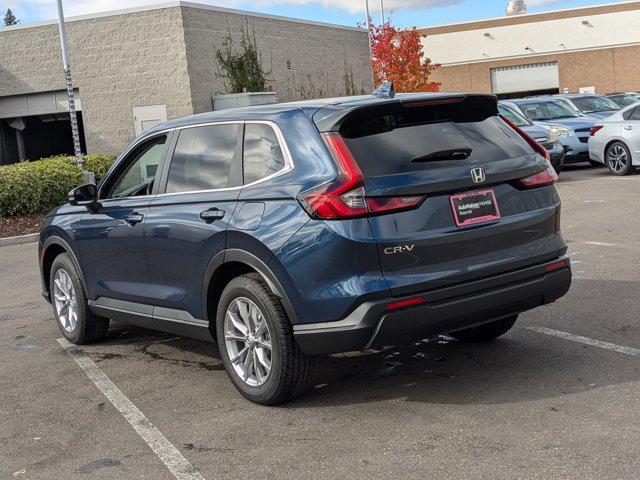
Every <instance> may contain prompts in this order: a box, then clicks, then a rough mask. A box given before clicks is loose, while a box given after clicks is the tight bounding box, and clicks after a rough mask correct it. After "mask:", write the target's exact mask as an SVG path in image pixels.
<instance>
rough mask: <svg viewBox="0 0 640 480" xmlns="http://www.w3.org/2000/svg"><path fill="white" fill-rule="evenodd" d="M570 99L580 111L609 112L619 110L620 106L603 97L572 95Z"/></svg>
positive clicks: (587, 112)
mask: <svg viewBox="0 0 640 480" xmlns="http://www.w3.org/2000/svg"><path fill="white" fill-rule="evenodd" d="M571 101H572V102H573V103H574V104H575V105H576V107H578V108H579V109H580V111H581V112H582V113H585V114H587V115H588V114H589V113H598V112H610V111H611V110H620V106H619V105H616V104H615V103H613V102H612V101H611V100H609V99H608V98H604V97H574V98H572V99H571Z"/></svg>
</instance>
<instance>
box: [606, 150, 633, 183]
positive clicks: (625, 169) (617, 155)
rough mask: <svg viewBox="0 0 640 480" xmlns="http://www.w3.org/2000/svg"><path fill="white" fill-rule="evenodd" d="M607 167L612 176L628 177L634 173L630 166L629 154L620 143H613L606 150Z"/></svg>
mask: <svg viewBox="0 0 640 480" xmlns="http://www.w3.org/2000/svg"><path fill="white" fill-rule="evenodd" d="M606 158H607V167H609V171H610V172H611V173H613V174H614V175H618V176H623V175H630V174H632V173H633V172H634V171H635V167H634V166H633V165H632V164H631V152H630V151H629V149H628V148H627V146H626V145H625V144H624V143H622V142H614V143H613V144H611V146H610V147H609V148H608V150H607V157H606Z"/></svg>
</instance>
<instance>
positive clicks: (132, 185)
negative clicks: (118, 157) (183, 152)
mask: <svg viewBox="0 0 640 480" xmlns="http://www.w3.org/2000/svg"><path fill="white" fill-rule="evenodd" d="M166 141H167V137H165V136H162V137H159V138H157V139H154V140H152V141H150V142H148V143H146V144H145V145H143V146H142V147H140V148H136V150H135V151H134V152H133V153H132V154H131V155H130V156H129V157H128V158H127V159H125V160H124V169H123V170H122V171H121V173H120V174H119V175H118V177H117V179H116V180H115V181H114V182H113V183H112V184H111V186H108V187H107V188H106V190H105V191H106V192H107V194H106V195H105V197H104V198H123V197H130V196H137V195H146V194H148V193H150V192H151V188H152V187H153V181H154V179H155V176H156V173H157V171H158V165H159V163H160V160H161V159H162V155H163V153H164V148H165V143H166Z"/></svg>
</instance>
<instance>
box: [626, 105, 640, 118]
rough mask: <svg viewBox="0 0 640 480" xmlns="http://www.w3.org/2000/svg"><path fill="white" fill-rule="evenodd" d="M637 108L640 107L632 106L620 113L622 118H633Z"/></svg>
mask: <svg viewBox="0 0 640 480" xmlns="http://www.w3.org/2000/svg"><path fill="white" fill-rule="evenodd" d="M638 110H640V109H638V108H632V109H631V110H627V111H626V112H624V113H623V114H622V118H624V119H625V120H633V117H634V115H635V113H636V112H637V111H638Z"/></svg>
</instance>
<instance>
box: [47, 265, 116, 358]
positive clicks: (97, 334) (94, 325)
mask: <svg viewBox="0 0 640 480" xmlns="http://www.w3.org/2000/svg"><path fill="white" fill-rule="evenodd" d="M49 285H50V290H51V304H52V305H53V313H54V314H55V316H56V320H57V323H58V327H59V328H60V331H61V332H62V334H63V335H64V337H65V338H66V339H67V340H69V341H70V342H71V343H75V344H77V345H82V344H85V343H91V342H95V341H97V340H100V339H102V338H103V337H104V336H106V335H107V332H108V330H109V319H108V318H102V317H99V316H97V315H95V314H94V313H93V312H92V311H91V310H90V309H89V303H88V302H87V295H86V293H85V291H84V288H83V286H82V282H81V281H80V275H79V274H78V271H77V269H76V266H75V264H74V263H73V261H72V260H71V257H70V256H69V255H68V254H66V253H62V254H60V255H58V256H57V257H56V259H55V260H54V261H53V264H52V265H51V276H50V277H49Z"/></svg>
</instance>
